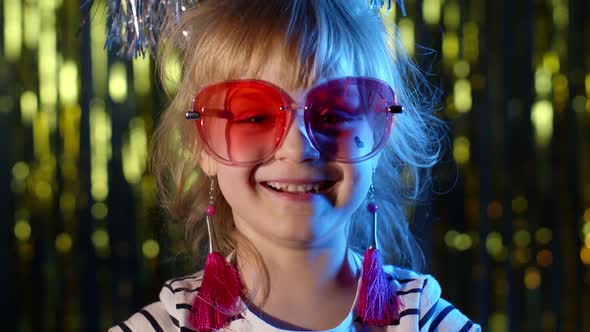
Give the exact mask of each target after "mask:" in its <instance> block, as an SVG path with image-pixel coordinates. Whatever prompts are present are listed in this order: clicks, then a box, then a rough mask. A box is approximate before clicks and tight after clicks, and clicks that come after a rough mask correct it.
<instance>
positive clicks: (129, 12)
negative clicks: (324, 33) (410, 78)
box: [82, 0, 406, 59]
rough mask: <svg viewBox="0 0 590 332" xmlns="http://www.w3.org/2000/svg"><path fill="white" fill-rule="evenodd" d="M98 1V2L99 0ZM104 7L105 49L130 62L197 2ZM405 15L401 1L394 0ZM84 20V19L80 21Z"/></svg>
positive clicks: (115, 2)
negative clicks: (169, 23)
mask: <svg viewBox="0 0 590 332" xmlns="http://www.w3.org/2000/svg"><path fill="white" fill-rule="evenodd" d="M99 1H100V0H99ZM104 1H105V2H106V6H107V11H108V13H107V15H108V17H107V28H108V36H107V39H106V42H105V48H107V49H108V50H109V51H111V52H114V53H116V54H117V55H118V56H121V57H124V58H127V59H130V58H132V57H138V56H140V55H141V56H145V54H146V53H150V54H152V55H153V54H155V51H156V48H157V44H158V39H159V37H160V33H161V29H162V28H163V23H164V21H165V20H166V19H168V18H174V17H177V18H178V17H179V15H180V14H181V13H182V12H184V11H186V10H188V9H190V8H192V7H194V6H195V5H196V3H197V2H198V1H201V0H104ZM93 2H94V0H86V1H85V2H84V4H83V5H82V9H83V10H89V8H90V7H91V6H92V3H93ZM391 2H392V1H391V0H387V1H386V0H370V2H369V6H370V8H371V9H373V10H379V9H381V8H383V6H387V7H386V11H387V12H388V11H389V10H390V9H391ZM396 2H397V3H398V5H399V6H400V9H401V12H402V14H403V15H404V16H405V15H406V10H405V7H404V1H403V0H396ZM87 13H88V12H87ZM87 19H88V16H87V15H85V18H84V21H87Z"/></svg>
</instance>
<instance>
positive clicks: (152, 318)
mask: <svg viewBox="0 0 590 332" xmlns="http://www.w3.org/2000/svg"><path fill="white" fill-rule="evenodd" d="M202 275H203V273H202V272H197V273H195V274H191V275H188V276H184V277H180V278H175V279H170V280H168V281H166V282H165V283H164V286H163V287H162V290H161V291H160V301H158V302H155V303H152V304H150V305H148V306H147V307H145V308H143V309H141V310H140V311H138V312H137V313H135V314H133V315H132V316H131V317H129V319H127V320H126V321H124V322H122V323H120V324H118V325H117V326H114V327H112V328H111V329H109V332H135V331H142V332H143V331H157V332H160V331H162V332H165V331H166V332H167V331H179V330H181V331H190V330H188V329H186V327H185V326H184V322H186V318H187V317H188V314H189V313H190V311H191V309H192V302H193V299H194V298H195V296H196V294H197V292H198V290H199V288H200V286H201V280H202Z"/></svg>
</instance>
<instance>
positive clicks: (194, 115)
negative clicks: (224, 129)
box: [184, 109, 231, 120]
mask: <svg viewBox="0 0 590 332" xmlns="http://www.w3.org/2000/svg"><path fill="white" fill-rule="evenodd" d="M212 116H213V117H214V116H217V117H220V118H224V119H231V116H230V115H228V112H226V111H225V110H221V109H219V110H216V109H207V113H199V112H195V111H188V112H186V113H184V118H185V119H187V120H198V119H200V118H201V117H212Z"/></svg>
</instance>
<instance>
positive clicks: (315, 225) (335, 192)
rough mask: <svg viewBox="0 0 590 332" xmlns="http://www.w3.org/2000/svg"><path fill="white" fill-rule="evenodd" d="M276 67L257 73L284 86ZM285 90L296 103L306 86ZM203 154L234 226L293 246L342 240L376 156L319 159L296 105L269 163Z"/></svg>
mask: <svg viewBox="0 0 590 332" xmlns="http://www.w3.org/2000/svg"><path fill="white" fill-rule="evenodd" d="M276 72H278V70H276V67H273V66H268V67H267V69H266V72H265V73H263V75H262V76H261V77H259V78H260V79H262V80H265V81H268V82H271V83H273V84H275V85H277V86H279V87H282V85H281V81H280V80H279V79H278V77H277V75H276V74H275V73H276ZM283 89H285V88H283ZM285 91H286V92H288V93H289V95H290V96H291V98H293V100H294V101H295V102H297V103H299V102H301V99H302V98H303V96H304V95H305V92H306V91H289V90H286V89H285ZM251 144H256V142H252V143H251ZM203 155H204V156H205V157H204V158H202V163H201V165H202V166H203V167H204V169H205V170H206V171H208V173H209V174H211V175H214V174H216V175H217V180H218V183H219V187H220V190H221V192H222V193H223V196H224V197H225V199H226V200H227V202H228V203H229V205H230V206H231V208H232V212H233V217H234V222H235V225H236V227H237V229H238V230H239V231H240V232H241V233H242V234H244V235H245V236H246V237H247V238H248V239H250V240H251V241H253V242H254V243H256V244H261V245H262V242H267V245H268V244H269V243H268V242H269V241H270V243H272V244H275V245H276V244H278V245H283V246H284V245H286V246H292V247H309V246H319V245H326V244H327V243H328V242H330V243H333V241H345V239H346V227H345V226H346V225H347V224H348V221H349V219H350V215H351V214H352V213H353V212H354V211H355V210H356V209H357V208H358V207H359V206H360V205H361V204H362V202H363V201H364V199H365V197H366V194H367V191H368V188H369V186H370V183H371V177H372V169H373V168H374V166H376V165H375V163H376V160H377V158H375V157H374V158H371V159H369V160H366V161H364V162H360V163H354V164H348V163H338V162H333V161H327V160H323V159H321V158H320V154H319V153H318V151H316V150H315V148H314V147H313V146H312V144H311V143H310V141H309V138H308V137H307V134H306V131H305V128H304V123H303V112H302V110H297V111H296V114H295V119H294V121H293V122H292V124H291V126H290V127H289V128H288V133H287V136H286V137H285V139H284V141H283V144H282V145H281V146H280V147H279V149H278V150H277V151H276V152H275V154H274V158H273V159H272V160H271V161H270V162H268V163H265V164H259V165H254V166H250V167H237V166H229V165H225V164H222V163H219V162H217V161H215V160H214V159H213V158H210V157H207V156H206V153H205V152H203ZM315 184H319V185H320V192H318V193H305V194H302V193H294V192H293V191H294V190H301V189H304V188H301V187H300V188H297V186H301V185H315ZM269 185H271V186H272V187H275V188H278V189H279V190H281V191H277V190H276V189H273V188H270V187H269ZM324 187H326V188H325V189H324ZM308 189H309V188H308Z"/></svg>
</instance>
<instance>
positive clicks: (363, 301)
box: [357, 184, 401, 326]
mask: <svg viewBox="0 0 590 332" xmlns="http://www.w3.org/2000/svg"><path fill="white" fill-rule="evenodd" d="M374 192H375V188H374V187H373V185H372V184H371V187H370V188H369V204H368V206H367V209H368V210H369V212H370V213H371V214H372V215H373V236H372V240H371V245H370V246H369V249H367V252H365V257H364V258H363V271H362V274H361V286H360V288H361V289H360V292H359V297H358V305H357V310H358V313H359V315H360V318H361V319H362V321H363V322H364V323H366V324H369V325H374V326H387V325H392V324H393V323H394V322H395V321H396V320H398V319H399V312H400V309H401V302H400V299H399V297H398V296H397V294H396V293H395V290H394V289H393V287H392V286H391V284H390V282H389V280H387V276H386V274H385V272H384V271H383V260H382V258H381V252H380V251H379V246H378V240H377V210H378V207H377V204H375V199H374Z"/></svg>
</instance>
